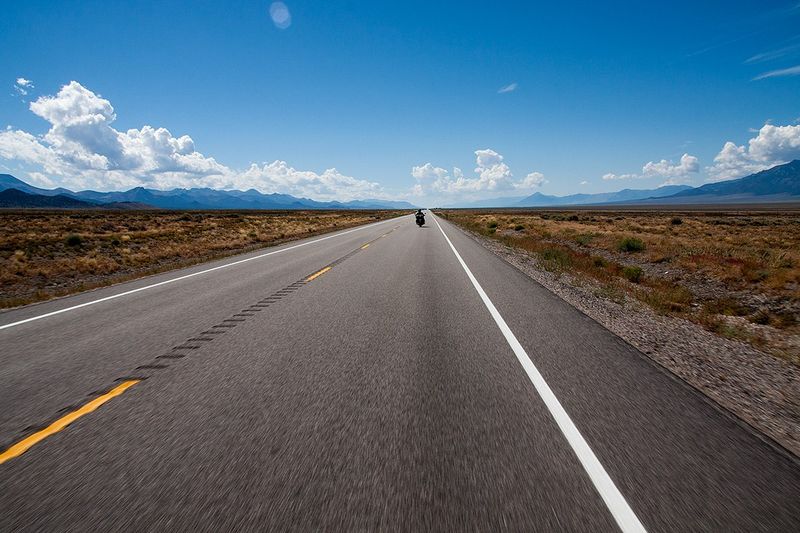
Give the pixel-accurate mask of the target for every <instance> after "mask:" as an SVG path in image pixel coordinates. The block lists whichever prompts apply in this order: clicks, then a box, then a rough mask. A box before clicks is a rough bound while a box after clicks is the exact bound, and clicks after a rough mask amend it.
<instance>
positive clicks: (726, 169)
mask: <svg viewBox="0 0 800 533" xmlns="http://www.w3.org/2000/svg"><path fill="white" fill-rule="evenodd" d="M794 159H800V125H796V126H774V125H772V124H764V125H763V126H762V127H761V129H759V130H758V135H756V136H755V137H753V138H752V139H750V140H749V141H748V142H747V145H746V146H744V145H742V146H739V145H736V144H735V143H733V142H731V141H728V142H726V143H725V145H724V146H723V147H722V150H720V152H719V153H718V154H717V156H716V157H714V164H713V165H712V166H711V167H709V168H708V175H709V178H710V179H711V180H712V181H720V180H727V179H734V178H740V177H742V176H746V175H748V174H752V173H753V172H758V171H760V170H765V169H767V168H770V167H773V166H775V165H780V164H782V163H788V162H789V161H792V160H794Z"/></svg>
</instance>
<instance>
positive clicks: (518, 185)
mask: <svg viewBox="0 0 800 533" xmlns="http://www.w3.org/2000/svg"><path fill="white" fill-rule="evenodd" d="M474 172H475V176H474V177H467V176H465V175H464V173H463V171H462V170H461V169H460V168H458V167H454V168H453V171H452V172H450V171H448V170H447V169H445V168H442V167H437V166H434V165H433V164H431V163H425V164H424V165H420V166H415V167H412V169H411V176H412V177H413V178H414V179H416V180H417V183H416V184H415V185H414V187H413V190H412V191H413V193H414V194H415V195H418V196H420V195H424V194H428V193H438V194H447V195H462V194H469V193H480V192H483V191H507V190H517V189H519V190H530V189H534V188H537V187H541V186H542V185H543V184H545V183H547V180H546V179H545V177H544V175H543V174H542V173H540V172H531V173H530V174H528V175H527V176H525V178H523V179H521V180H515V179H514V175H513V173H512V172H511V169H510V168H509V167H508V165H507V164H506V163H505V162H504V158H503V156H502V155H500V154H499V153H497V152H495V151H494V150H492V149H491V148H486V149H483V150H475V170H474Z"/></svg>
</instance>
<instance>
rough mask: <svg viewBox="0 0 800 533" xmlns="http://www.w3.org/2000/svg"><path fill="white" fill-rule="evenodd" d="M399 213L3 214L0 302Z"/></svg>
mask: <svg viewBox="0 0 800 533" xmlns="http://www.w3.org/2000/svg"><path fill="white" fill-rule="evenodd" d="M395 215H396V213H395V212H392V211H275V212H224V211H216V212H162V211H113V212H112V211H108V212H98V211H92V212H87V211H73V212H69V211H49V212H45V211H36V212H34V211H5V212H2V211H0V267H1V268H0V307H13V306H17V305H22V304H26V303H31V302H35V301H40V300H46V299H48V298H52V297H55V296H61V295H65V294H70V293H73V292H78V291H81V290H85V289H89V288H93V287H99V286H103V285H108V284H110V283H115V282H118V281H123V280H128V279H132V278H135V277H139V276H143V275H147V274H152V273H156V272H161V271H165V270H169V269H172V268H177V267H181V266H186V265H190V264H194V263H199V262H202V261H206V260H209V259H213V258H217V257H223V256H226V255H230V254H234V253H239V252H243V251H248V250H253V249H256V248H259V247H263V246H269V245H272V244H278V243H281V242H284V241H287V240H291V239H297V238H300V237H307V236H309V235H314V234H318V233H323V232H326V231H331V230H336V229H342V228H346V227H350V226H355V225H359V224H364V223H368V222H373V221H376V220H381V219H385V218H388V217H391V216H395Z"/></svg>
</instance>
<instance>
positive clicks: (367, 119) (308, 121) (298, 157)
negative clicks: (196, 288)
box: [0, 0, 800, 203]
mask: <svg viewBox="0 0 800 533" xmlns="http://www.w3.org/2000/svg"><path fill="white" fill-rule="evenodd" d="M271 5H272V2H250V1H238V2H236V1H231V2H209V1H199V2H198V1H196V2H174V1H169V0H160V1H158V2H147V1H137V2H123V1H114V2H108V1H92V2H89V1H79V0H75V1H71V2H42V1H35V0H26V1H25V2H11V3H8V5H5V6H4V8H3V18H2V20H0V73H2V77H0V83H1V84H4V87H5V89H6V90H5V91H3V92H2V93H0V118H2V120H1V121H0V126H2V127H6V126H8V128H6V129H5V131H3V132H2V133H0V165H2V166H0V170H3V169H5V171H10V172H11V173H14V174H15V175H18V176H19V177H21V178H23V179H29V180H31V181H33V182H36V183H37V184H40V185H49V186H58V185H64V186H68V187H70V188H73V189H74V188H84V187H85V188H94V189H118V188H126V187H128V186H133V185H138V184H142V185H145V186H151V187H157V188H159V187H160V188H167V187H171V186H195V185H196V186H214V187H237V188H245V187H251V186H252V187H255V188H258V189H261V190H264V191H266V192H272V191H273V190H279V192H288V193H292V194H300V195H306V196H312V197H318V198H320V199H326V198H333V197H337V198H342V199H347V198H354V197H368V196H381V197H393V198H401V197H402V198H409V199H412V200H414V199H416V200H415V201H417V202H422V203H424V202H433V203H437V202H451V201H457V200H461V199H465V200H466V199H475V198H491V197H503V196H524V195H526V194H530V193H531V192H536V191H540V192H543V193H547V194H568V193H574V192H598V191H608V190H616V189H621V188H625V187H631V188H649V187H656V186H658V185H661V184H662V183H679V182H684V183H689V184H693V185H700V184H702V183H705V182H706V181H707V180H710V179H711V180H715V179H729V178H732V177H737V176H740V175H744V174H746V173H748V172H750V171H752V170H758V169H760V168H766V167H768V166H770V165H772V164H777V163H780V162H784V161H786V160H790V159H793V158H796V157H800V125H799V124H798V119H800V3H799V2H798V1H797V0H792V1H774V2H765V1H746V2H745V1H743V2H730V1H724V2H723V1H715V0H712V1H704V2H682V1H670V2H661V3H656V2H596V1H593V2H568V3H567V2H553V3H550V2H548V3H539V2H509V3H505V2H469V1H460V2H453V3H445V2H416V1H406V2H397V3H395V2H391V3H390V2H367V1H365V2H356V1H342V2H331V1H327V2H322V1H313V2H312V1H291V0H286V1H285V4H278V5H276V6H273V15H276V17H277V18H276V19H275V20H273V17H271V15H270V8H271ZM287 15H288V16H287ZM759 78H760V79H759ZM20 80H21V82H20ZM72 81H74V82H76V83H75V84H73V85H69V84H70V82H72ZM503 88H506V89H507V90H506V91H502V90H501V89H503ZM23 93H27V94H23ZM37 102H38V104H37ZM112 108H113V110H112ZM93 117H94V118H93ZM98 117H99V118H98ZM159 128H165V130H168V133H167V134H165V133H164V131H165V130H160V129H159ZM128 130H134V131H133V133H130V132H129V131H128ZM129 133H130V134H129ZM183 136H188V137H190V138H191V139H190V141H187V140H186V137H183ZM727 142H731V143H732V144H731V145H729V146H726V143H727ZM684 154H687V155H688V156H687V157H684V158H683V159H681V158H682V156H683V155H684ZM715 158H716V161H715ZM648 163H651V164H650V165H649V166H648ZM329 169H335V171H332V170H329ZM326 170H327V172H326ZM604 177H605V178H606V179H604ZM414 195H416V196H414Z"/></svg>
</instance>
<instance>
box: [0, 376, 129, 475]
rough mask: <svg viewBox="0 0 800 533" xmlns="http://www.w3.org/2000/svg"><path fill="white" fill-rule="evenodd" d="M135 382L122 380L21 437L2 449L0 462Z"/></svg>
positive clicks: (92, 409)
mask: <svg viewBox="0 0 800 533" xmlns="http://www.w3.org/2000/svg"><path fill="white" fill-rule="evenodd" d="M137 383H139V380H138V379H132V380H129V381H123V382H122V383H120V384H119V385H117V386H116V387H114V388H113V389H111V390H110V391H108V392H107V393H105V394H103V395H102V396H99V397H97V398H95V399H94V400H92V401H91V402H89V403H87V404H86V405H84V406H83V407H81V408H80V409H77V410H75V411H72V412H71V413H69V414H67V415H64V416H62V417H61V418H59V419H58V420H56V421H55V422H53V423H52V424H50V425H49V426H47V427H46V428H44V429H43V430H41V431H37V432H36V433H34V434H33V435H31V436H30V437H27V438H25V439H22V440H21V441H19V442H18V443H16V444H14V445H13V446H11V447H10V448H9V449H7V450H6V451H4V452H3V453H0V464H3V463H5V462H6V461H8V460H9V459H13V458H14V457H18V456H20V455H22V454H23V453H25V452H26V451H28V449H29V448H30V447H31V446H33V445H34V444H37V443H38V442H39V441H42V440H44V439H46V438H47V437H49V436H50V435H53V434H54V433H58V432H59V431H61V430H62V429H64V428H65V427H67V426H68V425H70V424H72V423H73V422H75V421H76V420H77V419H79V418H80V417H82V416H83V415H87V414H89V413H91V412H92V411H94V410H95V409H97V408H98V407H100V406H101V405H103V404H104V403H106V402H107V401H108V400H110V399H111V398H114V397H116V396H119V395H120V394H122V393H123V392H125V391H126V390H128V389H129V388H131V387H133V386H134V385H136V384H137Z"/></svg>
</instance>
